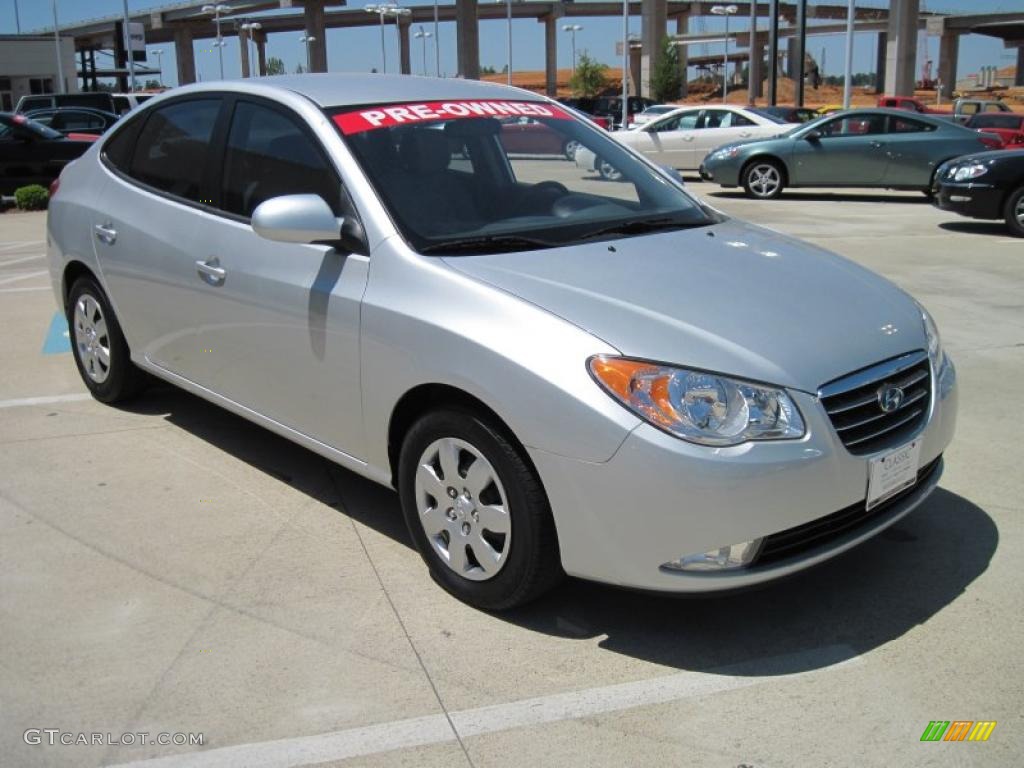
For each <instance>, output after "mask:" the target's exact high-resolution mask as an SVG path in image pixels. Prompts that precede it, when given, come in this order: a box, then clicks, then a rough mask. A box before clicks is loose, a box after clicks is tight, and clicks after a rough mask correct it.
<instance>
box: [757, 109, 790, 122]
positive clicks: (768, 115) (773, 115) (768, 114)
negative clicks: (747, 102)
mask: <svg viewBox="0 0 1024 768" xmlns="http://www.w3.org/2000/svg"><path fill="white" fill-rule="evenodd" d="M748 109H749V110H750V111H751V112H754V113H756V114H758V115H760V116H761V117H763V118H765V119H766V120H771V121H772V122H773V123H781V124H783V125H785V124H786V121H785V119H784V118H783V117H782V114H780V113H779V112H773V111H770V110H769V109H756V108H754V107H748Z"/></svg>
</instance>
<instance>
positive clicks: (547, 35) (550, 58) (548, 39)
mask: <svg viewBox="0 0 1024 768" xmlns="http://www.w3.org/2000/svg"><path fill="white" fill-rule="evenodd" d="M539 21H542V22H543V23H544V93H546V94H547V95H548V96H550V97H551V98H554V97H555V96H557V95H558V17H557V16H556V15H555V14H553V13H551V14H548V15H547V16H545V17H544V18H543V19H539Z"/></svg>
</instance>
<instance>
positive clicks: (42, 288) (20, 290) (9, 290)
mask: <svg viewBox="0 0 1024 768" xmlns="http://www.w3.org/2000/svg"><path fill="white" fill-rule="evenodd" d="M52 290H53V288H52V287H50V286H49V285H38V286H33V287H32V288H0V293H29V292H30V291H52Z"/></svg>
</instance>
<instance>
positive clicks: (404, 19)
mask: <svg viewBox="0 0 1024 768" xmlns="http://www.w3.org/2000/svg"><path fill="white" fill-rule="evenodd" d="M396 21H397V22H398V64H399V69H398V71H399V72H401V73H402V74H403V75H411V74H412V62H411V61H410V56H409V27H410V26H411V22H410V21H409V17H408V16H400V17H398V19H397V20H396Z"/></svg>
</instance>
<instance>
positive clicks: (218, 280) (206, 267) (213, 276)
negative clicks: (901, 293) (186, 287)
mask: <svg viewBox="0 0 1024 768" xmlns="http://www.w3.org/2000/svg"><path fill="white" fill-rule="evenodd" d="M196 271H197V272H198V273H199V276H200V277H201V278H203V280H205V281H206V282H208V283H209V284H210V285H224V278H226V277H227V274H228V273H227V272H226V271H225V270H224V268H223V267H222V266H221V265H220V259H218V258H217V257H216V256H214V257H213V258H210V259H207V260H206V261H197V262H196Z"/></svg>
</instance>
